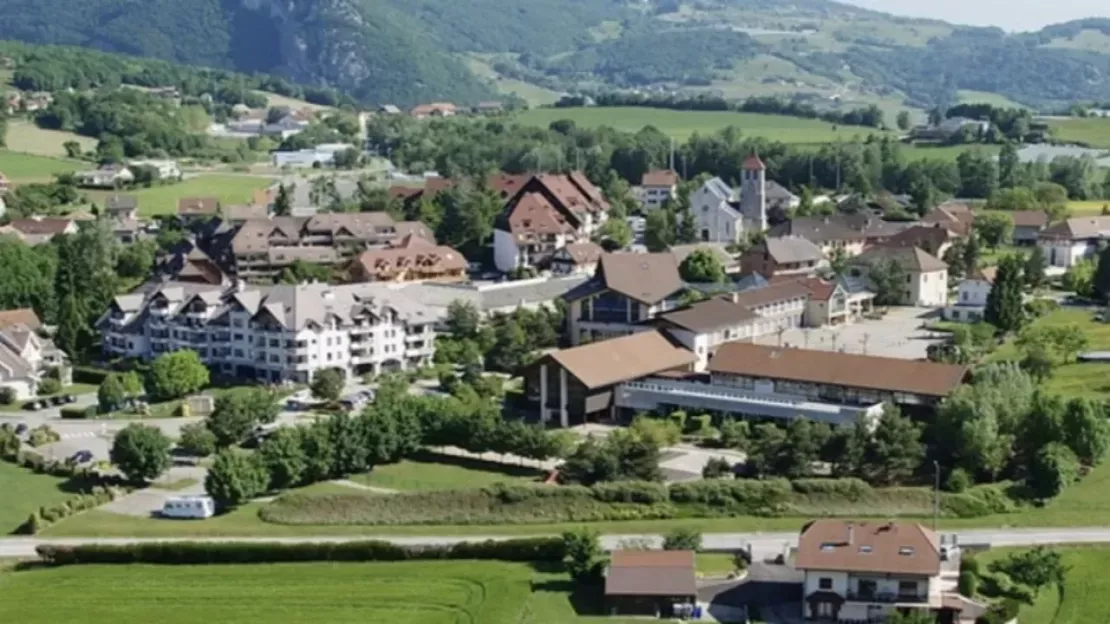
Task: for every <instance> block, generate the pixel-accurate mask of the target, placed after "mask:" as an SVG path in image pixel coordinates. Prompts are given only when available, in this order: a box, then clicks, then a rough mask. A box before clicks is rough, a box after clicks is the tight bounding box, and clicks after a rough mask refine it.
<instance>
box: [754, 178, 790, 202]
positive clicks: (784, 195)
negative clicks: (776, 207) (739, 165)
mask: <svg viewBox="0 0 1110 624" xmlns="http://www.w3.org/2000/svg"><path fill="white" fill-rule="evenodd" d="M763 195H764V196H766V197H767V200H768V201H774V202H781V201H791V200H794V199H797V198H798V196H797V195H795V194H794V193H791V192H790V189H788V188H786V187H785V186H783V185H781V184H779V183H778V182H775V181H774V180H767V183H766V184H764V185H763Z"/></svg>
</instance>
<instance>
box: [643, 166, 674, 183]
mask: <svg viewBox="0 0 1110 624" xmlns="http://www.w3.org/2000/svg"><path fill="white" fill-rule="evenodd" d="M676 184H678V174H677V173H675V172H674V171H672V170H670V169H656V170H654V171H649V172H647V173H645V174H644V177H643V180H642V181H641V182H640V185H641V186H674V185H676Z"/></svg>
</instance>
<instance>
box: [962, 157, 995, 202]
mask: <svg viewBox="0 0 1110 624" xmlns="http://www.w3.org/2000/svg"><path fill="white" fill-rule="evenodd" d="M956 167H957V168H958V169H959V171H960V190H959V195H960V197H973V198H983V199H986V198H988V197H990V196H991V194H992V193H994V191H995V189H997V188H998V167H997V165H996V163H995V162H994V157H993V156H992V155H990V154H988V153H986V152H984V151H983V150H981V149H978V148H975V149H969V150H967V151H964V152H961V153H960V155H959V157H958V158H957V159H956Z"/></svg>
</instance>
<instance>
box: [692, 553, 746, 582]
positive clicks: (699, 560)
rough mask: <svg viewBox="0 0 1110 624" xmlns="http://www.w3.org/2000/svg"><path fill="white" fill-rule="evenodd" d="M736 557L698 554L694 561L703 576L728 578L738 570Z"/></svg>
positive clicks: (720, 554)
mask: <svg viewBox="0 0 1110 624" xmlns="http://www.w3.org/2000/svg"><path fill="white" fill-rule="evenodd" d="M735 561H736V555H734V554H732V553H698V554H697V555H696V557H695V559H694V564H695V565H696V566H697V569H698V574H700V575H701V576H711V577H720V576H728V575H729V574H730V573H731V572H733V571H734V570H736V563H735Z"/></svg>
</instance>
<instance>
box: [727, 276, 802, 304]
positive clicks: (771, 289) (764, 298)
mask: <svg viewBox="0 0 1110 624" xmlns="http://www.w3.org/2000/svg"><path fill="white" fill-rule="evenodd" d="M811 292H812V291H811V290H810V288H809V287H808V286H806V284H804V283H802V282H801V281H799V280H798V279H797V277H794V278H793V279H789V280H786V281H783V282H779V283H772V284H771V285H769V286H764V287H762V288H751V289H749V290H743V291H740V292H738V293H735V294H733V295H732V301H733V302H734V303H737V304H739V305H742V306H744V307H746V308H749V309H751V308H760V307H763V306H765V305H767V304H769V303H775V302H778V301H787V300H789V299H797V298H799V297H809V296H810V294H811Z"/></svg>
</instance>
